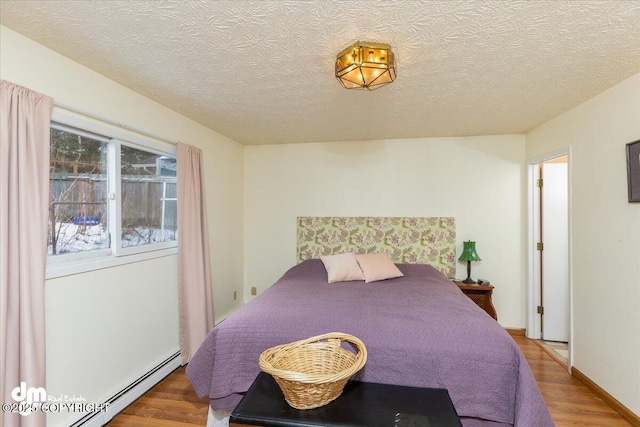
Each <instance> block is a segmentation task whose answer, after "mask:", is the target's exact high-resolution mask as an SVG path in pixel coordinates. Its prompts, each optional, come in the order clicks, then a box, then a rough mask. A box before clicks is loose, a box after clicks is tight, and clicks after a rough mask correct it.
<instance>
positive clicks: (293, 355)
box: [260, 332, 367, 409]
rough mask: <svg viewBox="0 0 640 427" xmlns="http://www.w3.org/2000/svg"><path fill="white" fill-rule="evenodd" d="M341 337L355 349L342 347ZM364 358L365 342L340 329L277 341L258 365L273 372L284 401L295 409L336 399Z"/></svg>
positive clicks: (261, 357) (363, 362)
mask: <svg viewBox="0 0 640 427" xmlns="http://www.w3.org/2000/svg"><path fill="white" fill-rule="evenodd" d="M342 341H346V342H349V343H352V344H353V345H355V347H356V349H357V350H358V353H357V354H355V353H352V352H351V351H349V350H346V349H344V348H342V347H341V346H340V343H341V342H342ZM366 362H367V349H366V347H365V346H364V343H363V342H362V341H360V340H359V339H358V338H356V337H354V336H352V335H347V334H343V333H339V332H332V333H328V334H324V335H318V336H315V337H311V338H308V339H306V340H301V341H296V342H292V343H289V344H283V345H278V346H275V347H272V348H269V349H267V350H265V351H264V352H262V354H261V355H260V369H262V370H263V371H264V372H266V373H268V374H271V375H272V376H273V378H274V379H275V380H276V382H277V383H278V385H279V386H280V389H281V390H282V393H284V397H285V399H286V401H287V403H289V405H291V406H293V407H294V408H296V409H312V408H318V407H320V406H324V405H326V404H327V403H329V402H331V401H332V400H335V399H336V398H337V397H338V396H340V395H341V394H342V389H343V388H344V386H345V384H346V383H347V381H348V380H349V378H351V376H352V375H353V374H355V373H356V372H358V371H359V370H360V369H362V367H363V366H364V364H365V363H366Z"/></svg>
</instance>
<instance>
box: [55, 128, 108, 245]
mask: <svg viewBox="0 0 640 427" xmlns="http://www.w3.org/2000/svg"><path fill="white" fill-rule="evenodd" d="M107 144H108V143H107V142H105V141H104V140H103V141H99V140H96V139H92V138H89V137H86V136H82V135H80V134H77V133H71V132H67V131H64V130H61V129H56V128H52V129H51V153H50V156H51V158H50V169H49V202H50V203H49V233H48V234H49V236H48V243H49V244H48V254H49V255H62V254H71V253H78V252H85V251H92V250H97V249H108V248H109V227H108V222H107V220H108V215H107Z"/></svg>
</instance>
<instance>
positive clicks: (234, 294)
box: [233, 291, 238, 301]
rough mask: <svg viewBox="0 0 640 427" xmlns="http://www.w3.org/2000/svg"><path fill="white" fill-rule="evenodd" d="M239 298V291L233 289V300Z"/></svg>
mask: <svg viewBox="0 0 640 427" xmlns="http://www.w3.org/2000/svg"><path fill="white" fill-rule="evenodd" d="M237 299H238V291H233V300H234V301H235V300H237Z"/></svg>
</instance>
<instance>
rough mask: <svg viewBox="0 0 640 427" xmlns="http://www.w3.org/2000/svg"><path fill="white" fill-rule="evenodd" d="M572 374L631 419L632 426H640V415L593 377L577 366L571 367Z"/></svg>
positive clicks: (627, 418) (623, 416)
mask: <svg viewBox="0 0 640 427" xmlns="http://www.w3.org/2000/svg"><path fill="white" fill-rule="evenodd" d="M571 376H572V377H574V378H575V379H576V380H578V381H580V382H581V383H582V384H584V385H585V386H587V388H589V389H590V390H591V391H592V392H593V393H594V394H595V395H596V396H598V397H599V398H600V399H602V401H603V402H604V403H606V404H607V405H609V406H610V407H611V408H612V409H613V410H614V411H616V412H617V413H618V414H620V416H621V417H622V418H624V419H625V420H627V421H629V422H630V423H631V425H632V426H634V427H640V417H639V416H638V415H636V414H634V413H633V412H632V411H631V409H629V408H627V407H626V406H624V405H623V404H622V403H620V402H619V401H618V400H617V399H616V398H615V397H613V396H611V395H610V394H609V393H607V392H606V391H605V390H604V389H603V388H602V387H600V386H599V385H598V384H596V383H595V382H593V380H591V378H589V377H588V376H586V375H585V374H583V373H582V372H581V371H580V370H579V369H577V368H576V367H575V366H574V367H572V368H571Z"/></svg>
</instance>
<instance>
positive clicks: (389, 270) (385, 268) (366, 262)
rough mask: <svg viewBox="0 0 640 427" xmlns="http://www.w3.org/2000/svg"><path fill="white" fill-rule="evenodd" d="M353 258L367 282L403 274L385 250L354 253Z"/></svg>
mask: <svg viewBox="0 0 640 427" xmlns="http://www.w3.org/2000/svg"><path fill="white" fill-rule="evenodd" d="M355 258H356V260H357V261H358V264H359V265H360V268H361V269H362V272H363V273H364V281H365V282H367V283H371V282H377V281H378V280H386V279H394V278H396V277H402V276H404V274H402V271H400V270H399V269H398V267H396V265H395V264H394V263H393V261H391V258H389V255H388V254H387V253H386V252H380V253H377V254H366V255H356V256H355Z"/></svg>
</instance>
